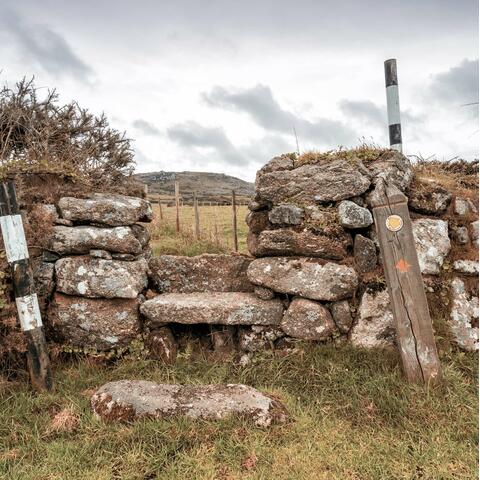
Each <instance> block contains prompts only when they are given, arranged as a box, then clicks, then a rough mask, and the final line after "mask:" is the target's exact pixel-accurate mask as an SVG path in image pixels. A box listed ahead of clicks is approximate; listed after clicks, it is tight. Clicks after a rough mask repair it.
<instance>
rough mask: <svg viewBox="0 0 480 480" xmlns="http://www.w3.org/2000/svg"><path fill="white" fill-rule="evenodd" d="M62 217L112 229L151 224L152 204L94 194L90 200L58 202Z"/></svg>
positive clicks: (128, 198)
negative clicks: (135, 224)
mask: <svg viewBox="0 0 480 480" xmlns="http://www.w3.org/2000/svg"><path fill="white" fill-rule="evenodd" d="M58 208H59V210H60V216H61V217H62V218H65V219H67V220H72V221H74V222H92V223H99V224H103V225H109V226H111V227H117V226H121V225H132V224H134V223H136V222H150V221H151V220H152V218H153V212H152V207H151V205H150V202H147V201H146V200H143V199H141V198H136V197H127V196H125V195H115V194H111V195H106V194H101V193H96V194H93V195H92V196H91V197H90V198H87V199H83V198H73V197H63V198H61V199H60V200H59V201H58Z"/></svg>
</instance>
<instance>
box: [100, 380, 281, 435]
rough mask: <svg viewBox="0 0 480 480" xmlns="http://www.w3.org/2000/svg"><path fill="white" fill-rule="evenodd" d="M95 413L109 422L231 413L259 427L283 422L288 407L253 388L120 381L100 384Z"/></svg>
mask: <svg viewBox="0 0 480 480" xmlns="http://www.w3.org/2000/svg"><path fill="white" fill-rule="evenodd" d="M91 405H92V409H93V411H94V413H95V414H96V415H97V416H99V417H100V418H102V419H103V420H105V421H107V422H112V421H120V422H125V421H132V420H136V419H140V418H161V419H165V418H174V417H183V416H186V417H190V418H201V419H203V420H219V419H223V418H226V417H229V416H232V415H236V416H241V417H242V418H248V419H250V420H251V421H253V423H254V424H255V425H257V426H259V427H269V426H270V425H272V424H274V423H284V422H285V421H286V419H287V417H286V410H285V407H284V406H283V405H281V404H280V403H279V402H278V401H277V400H274V399H272V398H270V397H269V396H268V395H265V394H263V393H260V392H259V391H258V390H255V389H254V388H252V387H248V386H246V385H240V384H228V385H176V384H158V383H154V382H147V381H144V380H120V381H116V382H109V383H106V384H105V385H103V386H102V387H100V388H99V389H98V390H97V391H96V392H95V394H94V395H93V396H92V398H91Z"/></svg>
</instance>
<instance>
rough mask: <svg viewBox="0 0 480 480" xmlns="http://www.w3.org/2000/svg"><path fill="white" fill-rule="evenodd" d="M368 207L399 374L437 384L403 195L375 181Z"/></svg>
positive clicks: (438, 368) (434, 353)
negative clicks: (380, 260) (390, 313)
mask: <svg viewBox="0 0 480 480" xmlns="http://www.w3.org/2000/svg"><path fill="white" fill-rule="evenodd" d="M371 203H372V207H373V215H374V218H375V228H376V231H377V236H378V241H379V243H380V251H381V253H382V258H383V269H384V271H385V276H386V279H387V286H388V290H389V293H390V303H391V307H392V311H393V316H394V319H395V325H396V331H397V342H398V347H399V350H400V356H401V359H402V364H403V370H404V372H405V375H406V377H407V380H408V381H409V382H412V383H413V382H415V383H426V384H429V385H431V384H437V383H439V382H440V381H441V366H440V361H439V358H438V354H437V347H436V345H435V338H434V334H433V327H432V321H431V319H430V313H429V311H428V303H427V297H426V295H425V290H424V286H423V279H422V274H421V271H420V266H419V264H418V258H417V252H416V249H415V242H414V238H413V231H412V222H411V220H410V215H409V212H408V206H407V197H406V196H405V195H404V194H403V193H402V192H401V191H400V190H399V189H398V188H397V187H395V186H393V185H389V184H386V183H385V181H384V180H383V179H379V180H378V183H377V185H376V188H375V190H374V191H373V192H372V195H371Z"/></svg>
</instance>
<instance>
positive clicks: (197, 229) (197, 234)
mask: <svg viewBox="0 0 480 480" xmlns="http://www.w3.org/2000/svg"><path fill="white" fill-rule="evenodd" d="M193 210H194V214H195V238H196V239H197V240H200V215H199V213H198V198H197V192H193Z"/></svg>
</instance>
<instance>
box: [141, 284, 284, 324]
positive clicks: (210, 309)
mask: <svg viewBox="0 0 480 480" xmlns="http://www.w3.org/2000/svg"><path fill="white" fill-rule="evenodd" d="M140 311H141V313H142V314H143V315H145V317H147V319H148V322H147V323H148V324H149V326H152V325H153V326H155V325H162V324H166V323H183V324H196V323H209V324H220V325H278V324H279V323H280V321H281V320H282V315H283V304H282V302H281V301H280V300H279V299H274V300H260V299H259V298H257V297H256V295H255V294H253V293H240V292H210V293H208V292H203V293H165V294H163V295H158V296H157V297H155V298H152V299H151V300H147V301H146V302H144V303H143V304H142V305H141V307H140Z"/></svg>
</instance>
